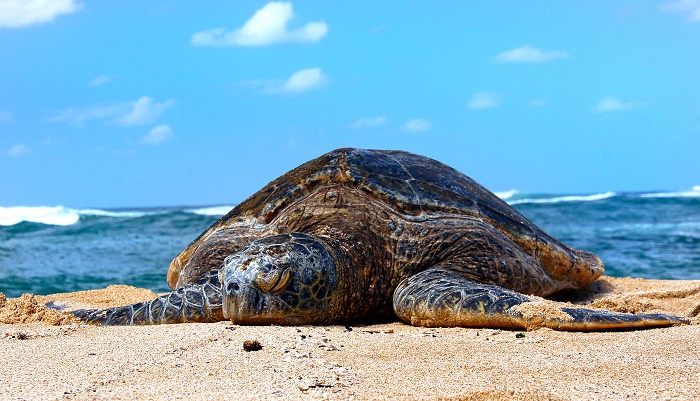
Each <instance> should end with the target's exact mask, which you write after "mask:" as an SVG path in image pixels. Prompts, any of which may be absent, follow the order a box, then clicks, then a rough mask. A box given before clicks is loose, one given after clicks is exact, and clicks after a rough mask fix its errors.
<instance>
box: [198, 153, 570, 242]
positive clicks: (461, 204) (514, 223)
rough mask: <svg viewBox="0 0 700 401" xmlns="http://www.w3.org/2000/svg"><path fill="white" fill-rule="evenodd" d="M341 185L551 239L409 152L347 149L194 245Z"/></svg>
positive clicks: (286, 181) (249, 204)
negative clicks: (222, 229) (231, 227)
mask: <svg viewBox="0 0 700 401" xmlns="http://www.w3.org/2000/svg"><path fill="white" fill-rule="evenodd" d="M336 185H343V186H346V187H350V188H355V189H357V190H360V191H362V192H364V193H365V194H367V196H371V197H374V198H377V199H380V200H382V201H383V202H384V203H386V204H387V205H389V206H390V207H392V208H393V209H394V210H396V211H397V212H398V213H402V214H404V215H406V216H407V217H409V218H410V217H414V218H420V217H431V216H435V217H448V216H465V215H468V216H473V217H475V218H480V219H484V220H486V221H488V222H490V223H491V224H494V225H496V226H497V227H499V228H500V229H501V231H503V232H504V233H505V234H506V235H508V236H509V237H511V238H513V239H514V240H516V242H518V243H520V244H521V245H525V247H526V248H532V249H534V246H535V241H536V240H537V238H542V237H545V238H548V239H550V240H552V239H551V238H550V237H549V236H547V235H546V234H545V233H544V232H542V231H541V230H540V229H538V228H537V227H536V226H535V225H534V224H532V223H531V222H529V221H528V220H527V219H526V218H525V217H523V216H522V215H521V214H520V213H518V212H517V211H516V210H515V209H513V208H512V207H511V206H509V205H508V204H506V203H505V202H503V201H502V200H501V199H500V198H499V197H497V196H496V195H494V194H493V193H492V192H490V191H489V190H487V189H486V188H484V187H482V186H481V185H479V184H478V183H477V182H476V181H474V180H472V179H471V178H469V177H467V176H466V175H464V174H462V173H460V172H459V171H457V170H455V169H453V168H452V167H449V166H447V165H445V164H442V163H440V162H438V161H436V160H433V159H430V158H428V157H425V156H420V155H416V154H412V153H408V152H404V151H393V150H365V149H352V148H343V149H338V150H334V151H332V152H329V153H327V154H325V155H323V156H321V157H318V158H316V159H313V160H311V161H309V162H306V163H304V164H302V165H301V166H299V167H297V168H295V169H293V170H291V171H289V172H287V173H286V174H284V175H282V176H280V177H279V178H277V179H276V180H274V181H272V182H270V183H269V184H267V185H266V186H265V187H264V188H262V189H261V190H260V191H258V192H256V193H255V194H253V195H252V196H251V197H250V198H248V199H246V200H245V201H243V202H242V203H240V204H239V205H238V206H236V207H235V208H233V209H232V210H231V211H230V212H229V213H228V214H226V215H225V216H223V217H222V218H221V219H219V221H217V222H216V223H214V224H213V225H212V226H211V227H210V228H209V229H208V230H206V231H205V232H204V233H202V234H201V235H200V236H199V237H197V238H196V239H195V240H194V241H193V242H192V244H190V246H192V245H193V244H195V243H197V242H198V241H199V239H200V238H202V237H206V236H208V235H209V233H211V232H213V231H215V230H217V229H218V228H219V227H222V226H227V225H231V224H237V223H245V222H248V223H258V224H267V223H269V222H271V221H272V220H273V219H274V218H275V217H276V216H278V215H279V213H280V212H281V211H282V210H284V209H285V208H286V207H287V206H289V205H291V204H293V203H295V202H296V201H298V200H300V199H303V198H304V197H306V196H308V195H309V194H311V193H313V192H315V191H319V190H323V189H324V188H327V187H329V186H336ZM554 241H556V240H554ZM528 244H531V245H530V246H528Z"/></svg>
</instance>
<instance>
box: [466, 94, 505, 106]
mask: <svg viewBox="0 0 700 401" xmlns="http://www.w3.org/2000/svg"><path fill="white" fill-rule="evenodd" d="M496 106H498V95H497V94H495V93H493V92H479V93H475V94H473V95H472V97H471V99H469V106H468V107H469V109H470V110H482V109H491V108H494V107H496Z"/></svg>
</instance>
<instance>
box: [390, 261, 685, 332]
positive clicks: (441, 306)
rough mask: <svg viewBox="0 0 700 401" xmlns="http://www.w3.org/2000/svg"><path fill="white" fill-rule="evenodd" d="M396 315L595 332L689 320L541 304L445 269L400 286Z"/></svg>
mask: <svg viewBox="0 0 700 401" xmlns="http://www.w3.org/2000/svg"><path fill="white" fill-rule="evenodd" d="M394 312H396V315H397V316H398V317H399V318H401V319H402V320H404V321H406V322H408V323H410V324H412V325H415V326H428V327H484V328H502V329H527V330H531V329H536V328H539V327H549V328H551V329H555V330H570V331H595V330H615V329H623V330H624V329H639V328H652V327H664V326H671V325H674V324H684V323H688V321H687V320H686V319H683V318H679V317H675V316H669V315H663V314H642V315H632V314H627V313H617V312H610V311H604V310H595V309H583V308H581V309H579V308H572V307H569V306H565V304H563V303H559V302H554V301H546V300H542V301H538V300H537V298H532V297H528V296H526V295H523V294H520V293H518V292H515V291H511V290H508V289H505V288H503V287H498V286H494V285H488V284H479V283H475V282H473V281H469V280H468V279H466V278H465V277H463V276H461V275H459V274H457V273H455V272H451V271H448V270H445V269H441V268H432V269H429V270H426V271H423V272H421V273H418V274H416V275H414V276H411V277H409V278H407V279H405V280H404V281H402V282H401V283H399V286H398V287H397V288H396V291H395V292H394Z"/></svg>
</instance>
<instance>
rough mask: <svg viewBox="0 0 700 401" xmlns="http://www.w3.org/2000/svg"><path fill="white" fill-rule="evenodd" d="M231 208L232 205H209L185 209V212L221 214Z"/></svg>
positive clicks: (202, 214)
mask: <svg viewBox="0 0 700 401" xmlns="http://www.w3.org/2000/svg"><path fill="white" fill-rule="evenodd" d="M231 209H233V206H210V207H202V208H198V209H187V210H185V212H187V213H194V214H198V215H200V216H223V215H225V214H226V213H228V212H230V211H231Z"/></svg>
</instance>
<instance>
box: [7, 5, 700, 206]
mask: <svg viewBox="0 0 700 401" xmlns="http://www.w3.org/2000/svg"><path fill="white" fill-rule="evenodd" d="M0 60H2V61H1V62H0V206H55V205H63V206H67V207H103V208H112V207H148V206H176V205H215V204H235V203H238V202H241V201H242V200H244V199H245V198H247V197H248V196H250V195H251V194H253V193H254V192H255V191H257V190H258V189H260V188H262V187H263V186H264V185H265V184H267V183H268V182H269V181H271V180H273V179H275V178H276V177H278V176H280V175H282V174H284V173H285V172H286V171H288V170H290V169H292V168H294V167H296V166H297V165H300V164H302V163H304V162H306V161H308V160H311V159H313V158H315V157H318V156H320V155H322V154H324V153H326V152H328V151H331V150H333V149H336V148H340V147H359V148H372V149H402V150H406V151H410V152H414V153H418V154H422V155H425V156H429V157H432V158H434V159H437V160H439V161H441V162H443V163H446V164H448V165H450V166H452V167H454V168H456V169H458V170H460V171H462V172H463V173H465V174H467V175H469V176H470V177H472V178H474V179H475V180H477V181H478V182H480V183H481V184H482V185H484V186H486V187H487V188H489V189H491V190H492V191H508V190H512V189H517V190H519V191H521V192H525V193H552V194H594V193H601V192H607V191H651V190H683V189H689V188H692V187H693V186H696V185H700V73H699V71H700V0H669V1H645V0H634V1H623V0H617V1H610V0H604V1H603V0H601V1H576V2H568V1H567V2H562V1H527V2H521V1H488V2H476V1H440V2H433V1H403V2H396V1H362V2H358V1H333V2H318V1H293V2H264V1H199V2H190V1H184V0H183V1H161V0H152V1H148V2H142V1H129V0H123V1H97V0H21V1H20V0H0Z"/></svg>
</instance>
